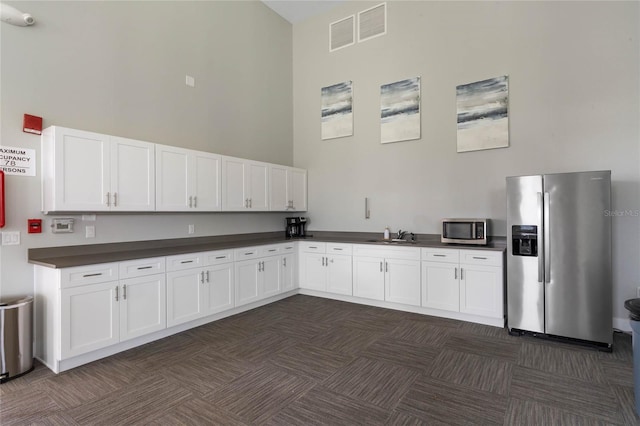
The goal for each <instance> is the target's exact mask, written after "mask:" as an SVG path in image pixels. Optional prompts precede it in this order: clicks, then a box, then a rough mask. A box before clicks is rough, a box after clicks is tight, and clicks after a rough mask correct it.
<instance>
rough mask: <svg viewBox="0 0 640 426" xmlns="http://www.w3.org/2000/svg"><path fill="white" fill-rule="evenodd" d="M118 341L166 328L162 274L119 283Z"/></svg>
mask: <svg viewBox="0 0 640 426" xmlns="http://www.w3.org/2000/svg"><path fill="white" fill-rule="evenodd" d="M120 289H121V298H120V341H121V342H122V341H124V340H128V339H132V338H134V337H138V336H143V335H145V334H149V333H153V332H154V331H159V330H164V329H165V328H167V300H166V294H167V290H166V278H165V274H155V275H148V276H143V277H136V278H129V279H126V280H121V281H120Z"/></svg>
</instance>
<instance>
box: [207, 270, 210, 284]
mask: <svg viewBox="0 0 640 426" xmlns="http://www.w3.org/2000/svg"><path fill="white" fill-rule="evenodd" d="M207 282H210V281H209V271H207Z"/></svg>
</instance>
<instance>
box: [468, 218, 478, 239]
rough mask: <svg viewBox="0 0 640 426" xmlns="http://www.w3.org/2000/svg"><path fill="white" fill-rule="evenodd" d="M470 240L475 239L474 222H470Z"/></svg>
mask: <svg viewBox="0 0 640 426" xmlns="http://www.w3.org/2000/svg"><path fill="white" fill-rule="evenodd" d="M469 238H470V239H472V240H475V239H476V222H471V237H469Z"/></svg>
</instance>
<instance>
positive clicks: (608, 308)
mask: <svg viewBox="0 0 640 426" xmlns="http://www.w3.org/2000/svg"><path fill="white" fill-rule="evenodd" d="M543 179H544V191H545V196H546V198H547V199H548V201H547V206H546V209H545V218H544V220H545V226H546V231H547V233H548V238H547V241H546V244H545V246H546V250H545V256H546V258H545V259H546V264H545V274H546V275H545V281H546V284H545V285H546V298H545V299H546V315H545V322H546V333H547V334H553V335H557V336H564V337H571V338H576V339H582V340H589V341H594V342H601V343H607V344H611V343H612V341H613V324H612V321H613V320H612V294H611V287H612V283H611V220H610V218H609V216H608V215H607V214H606V212H607V211H608V210H610V208H611V207H610V206H611V172H610V171H603V172H584V173H567V174H553V175H544V177H543Z"/></svg>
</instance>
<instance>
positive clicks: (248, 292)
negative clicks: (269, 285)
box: [235, 259, 262, 306]
mask: <svg viewBox="0 0 640 426" xmlns="http://www.w3.org/2000/svg"><path fill="white" fill-rule="evenodd" d="M259 262H260V260H254V259H251V260H243V261H240V262H236V263H235V273H236V306H241V305H246V304H247V303H251V302H255V301H256V300H258V299H260V295H261V293H262V292H261V290H260V284H261V283H260V271H258V264H259ZM260 269H262V268H260Z"/></svg>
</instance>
